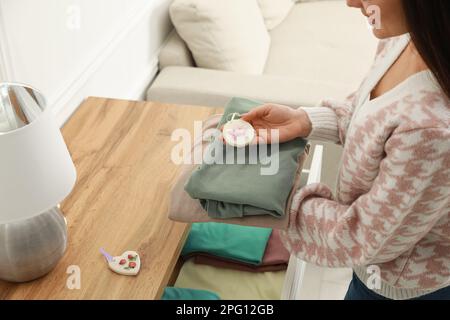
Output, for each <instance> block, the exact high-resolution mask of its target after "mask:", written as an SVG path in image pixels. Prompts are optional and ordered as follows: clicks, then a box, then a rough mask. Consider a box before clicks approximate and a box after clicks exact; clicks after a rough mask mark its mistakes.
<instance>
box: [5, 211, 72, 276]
mask: <svg viewBox="0 0 450 320" xmlns="http://www.w3.org/2000/svg"><path fill="white" fill-rule="evenodd" d="M66 247H67V226H66V220H65V218H64V216H63V215H62V213H61V210H60V209H59V206H57V207H54V208H53V209H51V210H49V211H47V212H44V213H42V214H40V215H38V216H36V217H33V218H30V219H25V220H21V221H18V222H13V223H8V224H1V225H0V280H6V281H11V282H26V281H30V280H34V279H37V278H39V277H42V276H44V275H45V274H47V273H48V272H50V271H51V270H52V269H53V268H54V267H55V266H56V264H57V263H58V261H59V260H60V259H61V258H62V256H63V255H64V252H65V251H66Z"/></svg>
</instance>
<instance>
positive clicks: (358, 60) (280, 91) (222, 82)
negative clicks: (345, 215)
mask: <svg viewBox="0 0 450 320" xmlns="http://www.w3.org/2000/svg"><path fill="white" fill-rule="evenodd" d="M270 36H271V48H270V53H269V57H268V60H267V62H266V66H265V71H264V74H263V75H248V74H241V73H237V72H228V71H219V70H211V69H202V68H197V67H196V66H195V62H194V60H193V58H192V55H191V53H190V51H189V49H188V48H187V46H186V44H185V43H184V42H183V40H181V38H180V37H179V36H178V34H177V33H176V31H173V32H172V34H171V35H170V37H169V39H168V41H167V43H166V44H165V46H164V47H163V48H162V50H161V53H160V56H159V63H160V72H159V75H158V76H157V78H156V79H155V81H154V82H153V83H152V84H151V86H150V88H149V89H148V92H147V100H152V101H161V102H168V103H181V104H191V105H203V106H223V105H225V103H226V102H227V101H228V100H229V99H230V98H231V97H233V96H241V97H247V98H253V99H258V100H261V101H265V102H273V103H280V104H285V105H289V106H292V107H298V106H313V105H315V104H317V103H318V102H319V101H320V100H321V99H323V98H333V99H343V98H345V97H346V96H347V95H348V94H350V93H351V92H352V91H354V90H356V89H357V87H358V86H359V84H360V82H361V80H362V79H363V77H364V75H365V73H366V72H367V71H368V69H369V67H370V65H371V63H372V60H373V57H374V54H375V50H376V45H377V41H376V39H375V38H374V37H373V35H372V33H371V31H370V30H369V28H368V27H367V23H366V20H365V17H363V16H362V15H361V13H360V12H359V11H358V10H355V9H351V8H348V7H347V6H346V4H345V1H343V0H328V1H323V0H322V1H309V2H299V3H297V4H296V5H295V6H294V7H293V9H292V11H291V12H290V13H289V15H288V16H287V17H286V19H285V20H284V21H283V22H282V23H281V24H280V25H278V26H277V27H276V28H275V29H273V30H271V31H270ZM322 144H323V143H322ZM324 145H325V150H324V167H323V170H322V172H323V174H322V181H324V182H325V183H327V184H329V185H330V186H331V187H333V186H334V183H335V176H336V170H337V166H338V161H337V159H338V158H339V156H340V147H337V146H334V145H331V144H327V143H325V144H324Z"/></svg>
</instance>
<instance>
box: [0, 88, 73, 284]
mask: <svg viewBox="0 0 450 320" xmlns="http://www.w3.org/2000/svg"><path fill="white" fill-rule="evenodd" d="M75 180H76V171H75V167H74V164H73V162H72V159H71V157H70V154H69V151H68V150H67V147H66V145H65V143H64V139H63V137H62V135H61V132H60V130H59V127H58V125H57V123H56V119H55V116H54V114H53V111H52V110H51V109H50V108H48V107H47V106H46V104H45V99H44V97H43V96H42V94H41V93H40V92H38V91H37V90H35V89H33V88H31V87H30V86H26V85H22V84H16V83H0V280H6V281H12V282H25V281H30V280H33V279H36V278H39V277H41V276H43V275H45V274H47V273H48V272H49V271H50V270H52V269H53V268H54V267H55V266H56V264H57V263H58V261H59V260H60V258H61V257H62V256H63V254H64V252H65V250H66V245H67V226H66V220H65V218H64V216H63V215H62V213H61V210H60V208H59V203H60V202H61V201H62V200H63V199H64V198H65V197H66V196H67V195H68V194H69V193H70V192H71V190H72V188H73V186H74V184H75Z"/></svg>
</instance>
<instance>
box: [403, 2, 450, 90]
mask: <svg viewBox="0 0 450 320" xmlns="http://www.w3.org/2000/svg"><path fill="white" fill-rule="evenodd" d="M402 2H403V9H404V12H405V15H406V22H407V24H408V27H409V32H410V34H411V39H412V41H413V43H414V45H415V47H416V48H417V51H418V52H419V54H420V55H421V57H422V59H423V60H424V61H425V63H426V64H427V66H428V68H430V70H431V71H432V72H433V74H434V76H435V77H436V79H437V81H438V82H439V84H440V86H441V87H442V89H443V91H444V92H445V94H446V95H447V97H448V98H449V99H450V0H402Z"/></svg>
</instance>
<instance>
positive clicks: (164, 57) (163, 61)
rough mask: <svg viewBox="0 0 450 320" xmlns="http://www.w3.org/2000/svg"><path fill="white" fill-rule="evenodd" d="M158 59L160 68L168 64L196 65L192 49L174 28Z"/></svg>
mask: <svg viewBox="0 0 450 320" xmlns="http://www.w3.org/2000/svg"><path fill="white" fill-rule="evenodd" d="M158 60H159V68H160V69H163V68H165V67H168V66H185V67H194V66H195V62H194V58H193V57H192V53H191V51H190V50H189V48H188V47H187V46H186V43H185V42H184V41H183V39H181V38H180V35H179V34H178V32H177V31H176V30H175V29H174V30H172V32H171V33H170V35H169V37H168V38H167V41H166V43H165V44H164V47H163V48H162V49H161V51H160V52H159V55H158Z"/></svg>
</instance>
